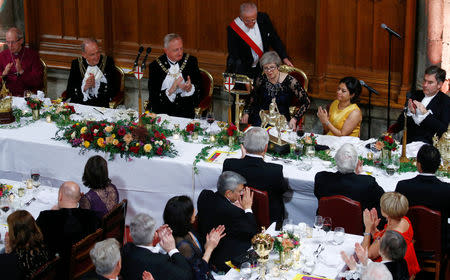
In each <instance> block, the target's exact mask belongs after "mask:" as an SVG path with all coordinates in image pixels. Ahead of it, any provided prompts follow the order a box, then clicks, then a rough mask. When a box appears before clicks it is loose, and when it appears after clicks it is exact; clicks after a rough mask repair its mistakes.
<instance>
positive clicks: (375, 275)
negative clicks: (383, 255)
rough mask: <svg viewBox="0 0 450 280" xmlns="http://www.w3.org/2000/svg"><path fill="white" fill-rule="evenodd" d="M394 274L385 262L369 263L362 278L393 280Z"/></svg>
mask: <svg viewBox="0 0 450 280" xmlns="http://www.w3.org/2000/svg"><path fill="white" fill-rule="evenodd" d="M392 279H393V278H392V274H391V272H389V269H388V268H387V267H386V265H384V264H383V263H379V262H372V263H369V264H368V265H367V267H366V269H365V270H364V272H363V274H362V275H361V280H392Z"/></svg>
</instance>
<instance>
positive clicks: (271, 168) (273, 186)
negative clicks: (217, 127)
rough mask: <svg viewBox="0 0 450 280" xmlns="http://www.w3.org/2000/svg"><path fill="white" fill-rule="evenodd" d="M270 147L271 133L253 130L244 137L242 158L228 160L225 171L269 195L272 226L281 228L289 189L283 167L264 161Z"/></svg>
mask: <svg viewBox="0 0 450 280" xmlns="http://www.w3.org/2000/svg"><path fill="white" fill-rule="evenodd" d="M268 143H269V134H268V133H267V131H266V130H265V129H263V128H261V127H252V128H251V129H249V130H248V131H247V132H246V133H245V135H244V143H243V146H242V148H241V150H242V158H240V159H226V160H225V161H224V163H223V171H234V172H236V173H239V174H240V175H242V176H243V177H244V178H245V179H246V180H247V185H248V186H250V187H253V188H256V189H259V190H261V191H266V192H267V194H268V195H269V213H270V222H276V223H277V226H278V227H280V226H281V225H283V219H284V202H283V194H284V193H285V192H286V191H287V190H288V188H289V187H288V184H287V181H286V180H285V178H284V176H283V166H282V165H279V164H274V163H267V162H265V161H264V155H265V154H266V152H267V146H268Z"/></svg>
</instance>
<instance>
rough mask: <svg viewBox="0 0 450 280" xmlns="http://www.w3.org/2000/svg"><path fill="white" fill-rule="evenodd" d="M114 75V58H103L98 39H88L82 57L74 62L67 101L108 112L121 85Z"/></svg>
mask: <svg viewBox="0 0 450 280" xmlns="http://www.w3.org/2000/svg"><path fill="white" fill-rule="evenodd" d="M115 71H116V70H115V66H114V60H113V58H112V57H109V56H105V55H102V54H100V48H99V47H98V44H97V41H96V40H95V39H85V40H84V41H83V43H82V44H81V57H78V58H77V59H74V60H72V66H71V67H70V73H69V80H68V81H67V90H66V92H67V98H70V101H71V102H73V103H79V104H85V105H91V106H99V107H107V108H108V107H109V101H111V100H112V98H113V97H114V96H115V95H116V94H117V91H118V87H119V84H120V81H119V80H118V79H117V78H116V77H115Z"/></svg>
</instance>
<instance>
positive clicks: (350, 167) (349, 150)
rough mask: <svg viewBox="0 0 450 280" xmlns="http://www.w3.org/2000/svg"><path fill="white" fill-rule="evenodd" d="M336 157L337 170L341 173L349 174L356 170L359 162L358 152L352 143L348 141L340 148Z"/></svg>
mask: <svg viewBox="0 0 450 280" xmlns="http://www.w3.org/2000/svg"><path fill="white" fill-rule="evenodd" d="M334 159H335V160H336V166H337V170H338V171H339V172H340V173H343V174H348V173H352V172H355V169H356V165H357V164H358V153H357V152H356V149H355V147H353V145H352V144H348V143H346V144H344V145H342V146H341V147H340V148H339V150H338V151H337V152H336V155H335V156H334Z"/></svg>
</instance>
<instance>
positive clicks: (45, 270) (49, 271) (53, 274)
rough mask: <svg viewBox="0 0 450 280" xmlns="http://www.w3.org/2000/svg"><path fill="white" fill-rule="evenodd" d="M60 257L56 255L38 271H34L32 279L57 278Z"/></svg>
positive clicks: (50, 279)
mask: <svg viewBox="0 0 450 280" xmlns="http://www.w3.org/2000/svg"><path fill="white" fill-rule="evenodd" d="M59 261H60V258H59V257H58V256H56V257H55V258H54V259H53V260H51V261H48V262H47V263H46V264H44V265H43V266H41V268H39V270H38V271H36V272H35V273H33V275H32V276H31V279H33V280H53V279H57V272H58V270H57V268H58V265H59Z"/></svg>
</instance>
